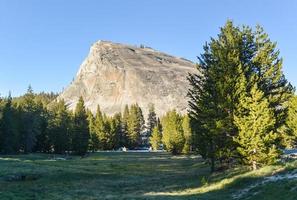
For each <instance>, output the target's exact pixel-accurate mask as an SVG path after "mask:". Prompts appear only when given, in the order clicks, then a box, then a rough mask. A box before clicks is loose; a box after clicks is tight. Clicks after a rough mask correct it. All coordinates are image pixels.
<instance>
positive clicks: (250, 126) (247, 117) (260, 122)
mask: <svg viewBox="0 0 297 200" xmlns="http://www.w3.org/2000/svg"><path fill="white" fill-rule="evenodd" d="M240 105H241V107H242V110H241V112H239V113H238V114H237V115H236V116H235V124H236V125H237V127H238V131H239V133H238V136H236V137H235V141H236V142H237V144H238V145H239V146H238V148H237V150H238V152H239V153H240V155H241V157H242V159H243V161H244V163H245V164H248V165H251V166H253V169H257V167H258V166H262V165H266V164H271V163H273V162H274V161H275V160H276V158H277V157H278V156H279V152H278V151H277V149H276V139H277V134H276V133H275V132H274V126H275V123H276V120H275V118H274V116H273V111H272V109H271V108H269V103H268V100H267V99H266V98H264V93H263V92H262V91H260V90H259V89H258V87H257V85H254V86H253V87H252V89H251V92H250V94H249V95H248V96H246V95H244V93H243V94H242V97H241V99H240Z"/></svg>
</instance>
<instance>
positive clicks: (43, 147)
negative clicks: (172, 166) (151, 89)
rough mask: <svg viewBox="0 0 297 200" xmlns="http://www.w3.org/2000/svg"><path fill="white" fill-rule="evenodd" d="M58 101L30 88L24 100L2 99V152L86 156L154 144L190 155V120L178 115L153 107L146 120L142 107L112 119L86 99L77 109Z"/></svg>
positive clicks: (0, 115)
mask: <svg viewBox="0 0 297 200" xmlns="http://www.w3.org/2000/svg"><path fill="white" fill-rule="evenodd" d="M56 98H57V95H55V94H46V93H41V94H35V93H34V92H33V90H32V88H31V87H29V88H28V91H27V93H26V94H25V95H23V96H21V97H18V98H12V97H11V96H10V95H9V96H8V97H7V98H2V99H0V152H1V153H4V154H13V153H32V152H44V153H57V154H65V153H73V154H78V155H84V154H85V153H86V152H88V151H93V152H94V151H98V150H117V149H119V148H121V147H126V148H128V149H135V148H140V147H149V146H152V147H153V149H154V150H158V149H161V148H166V149H167V150H168V151H170V152H172V153H176V154H178V153H181V152H189V151H190V146H189V139H188V138H190V131H189V126H190V124H189V118H188V117H183V116H182V115H180V114H178V113H177V112H176V111H170V112H168V113H167V114H166V115H165V116H164V117H163V118H162V119H161V120H160V119H159V118H157V115H156V113H155V109H154V105H152V104H151V105H149V114H148V118H147V121H146V122H145V119H144V116H143V112H142V109H141V108H140V107H139V106H138V104H133V105H130V107H129V106H128V105H126V106H125V109H124V112H123V113H116V114H115V115H113V116H107V115H106V114H105V113H103V112H102V111H101V109H100V106H99V105H98V107H97V110H96V113H95V114H93V113H92V112H91V111H90V110H88V109H87V108H85V105H84V100H83V98H82V97H80V99H79V101H78V103H77V105H76V107H75V109H74V110H73V111H71V110H69V109H68V105H67V104H66V103H65V101H64V100H59V101H57V100H56ZM186 123H187V125H185V124H186ZM162 124H164V128H162V127H163V125H162ZM171 130H174V131H173V132H172V134H171ZM184 130H185V131H184ZM163 135H164V136H163ZM184 135H185V137H184ZM162 144H164V145H163V146H162Z"/></svg>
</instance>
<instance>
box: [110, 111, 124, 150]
mask: <svg viewBox="0 0 297 200" xmlns="http://www.w3.org/2000/svg"><path fill="white" fill-rule="evenodd" d="M110 124H111V125H110V131H111V136H112V138H113V139H112V146H111V149H118V148H119V147H121V145H120V139H121V135H122V127H121V113H117V114H115V115H114V116H113V117H112V118H111V122H110Z"/></svg>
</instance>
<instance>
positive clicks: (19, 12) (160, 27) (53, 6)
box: [0, 0, 297, 96]
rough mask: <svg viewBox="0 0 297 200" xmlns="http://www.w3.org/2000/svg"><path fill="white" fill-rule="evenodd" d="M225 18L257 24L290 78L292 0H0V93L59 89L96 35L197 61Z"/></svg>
mask: <svg viewBox="0 0 297 200" xmlns="http://www.w3.org/2000/svg"><path fill="white" fill-rule="evenodd" d="M227 19H232V20H233V21H234V22H235V23H236V24H247V25H250V26H254V25H256V24H257V23H259V24H260V25H262V26H263V27H264V29H265V30H266V32H268V34H269V35H270V38H271V39H272V40H274V41H277V43H278V48H279V49H280V51H281V56H282V57H283V58H284V72H285V74H286V76H287V78H288V80H289V81H291V82H292V83H293V85H294V86H297V68H296V67H297V66H296V64H297V61H296V60H297V1H294V0H279V1H273V0H241V1H238V0H179V1H178V0H146V1H145V0H143V1H140V0H105V1H103V0H102V1H99V0H0V93H1V95H2V96H3V95H4V96H6V95H7V94H8V91H9V90H11V91H12V94H13V96H16V95H20V94H22V93H24V92H25V91H26V89H27V87H28V85H29V84H31V85H32V87H33V89H34V90H35V91H36V92H39V91H43V90H44V91H54V92H59V91H61V90H62V88H63V87H66V86H67V85H68V84H69V82H70V81H71V80H72V78H73V77H74V76H75V74H76V72H77V70H78V68H79V65H80V64H81V62H82V61H83V59H84V58H85V57H86V55H87V54H88V51H89V47H90V46H91V44H92V43H94V42H95V41H97V40H100V39H103V40H111V41H115V42H121V43H128V44H145V45H148V46H151V47H153V48H155V49H158V50H161V51H164V52H167V53H170V54H173V55H177V56H181V57H185V58H188V59H190V60H193V61H195V62H196V61H197V59H196V56H197V55H199V54H200V53H201V52H202V46H203V44H204V43H205V42H206V41H209V39H210V37H211V36H216V35H217V33H218V32H219V27H220V26H222V25H224V23H225V21H226V20H227Z"/></svg>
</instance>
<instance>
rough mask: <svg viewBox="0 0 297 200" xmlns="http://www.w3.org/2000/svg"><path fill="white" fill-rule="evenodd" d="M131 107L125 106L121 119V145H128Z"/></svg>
mask: <svg viewBox="0 0 297 200" xmlns="http://www.w3.org/2000/svg"><path fill="white" fill-rule="evenodd" d="M129 115H130V111H129V107H128V105H126V106H125V109H124V113H123V116H122V119H121V135H120V146H122V147H128V146H129V142H128V140H129V139H128V120H129Z"/></svg>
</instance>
